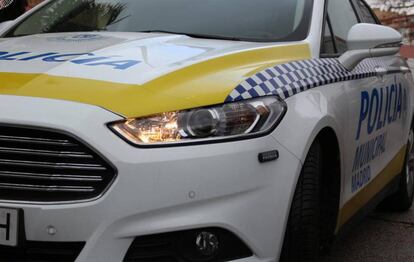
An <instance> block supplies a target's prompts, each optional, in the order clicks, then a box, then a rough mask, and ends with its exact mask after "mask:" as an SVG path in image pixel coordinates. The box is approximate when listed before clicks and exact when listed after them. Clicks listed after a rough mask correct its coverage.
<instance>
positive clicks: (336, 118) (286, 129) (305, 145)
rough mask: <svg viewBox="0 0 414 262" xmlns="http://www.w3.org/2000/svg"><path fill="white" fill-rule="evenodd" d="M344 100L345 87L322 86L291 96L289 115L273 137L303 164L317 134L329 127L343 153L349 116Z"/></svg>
mask: <svg viewBox="0 0 414 262" xmlns="http://www.w3.org/2000/svg"><path fill="white" fill-rule="evenodd" d="M344 97H346V93H345V91H344V88H343V85H342V84H332V85H327V86H321V87H318V88H315V89H312V90H308V91H305V92H303V93H301V94H298V95H295V96H293V97H290V98H289V99H287V100H286V103H287V106H288V110H287V113H286V115H285V117H284V119H283V120H282V122H281V123H280V125H279V126H278V127H277V129H276V130H275V131H274V133H273V137H274V138H275V139H276V140H277V141H278V142H279V143H280V144H282V145H283V146H285V147H286V149H287V150H289V151H290V152H291V153H292V154H294V155H295V156H296V157H297V158H298V159H299V160H300V161H301V162H302V163H303V162H304V161H305V159H306V156H307V154H308V151H309V149H310V147H311V145H312V143H313V142H314V140H315V139H316V137H317V136H318V134H319V133H320V132H321V130H322V129H324V128H326V127H329V128H331V129H332V130H333V131H334V132H335V134H336V136H337V139H338V144H339V147H340V148H339V149H340V152H343V150H341V149H342V148H343V141H344V139H343V135H344V130H345V128H346V126H345V123H346V122H347V119H348V115H349V113H348V111H349V110H348V104H347V99H344ZM341 159H342V157H341Z"/></svg>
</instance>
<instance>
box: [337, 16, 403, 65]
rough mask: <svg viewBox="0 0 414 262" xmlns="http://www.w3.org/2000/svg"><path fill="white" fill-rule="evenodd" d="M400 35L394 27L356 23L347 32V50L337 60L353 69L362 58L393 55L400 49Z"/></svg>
mask: <svg viewBox="0 0 414 262" xmlns="http://www.w3.org/2000/svg"><path fill="white" fill-rule="evenodd" d="M402 40H403V38H402V35H401V34H400V33H399V32H398V31H397V30H395V29H393V28H391V27H388V26H382V25H375V24H365V23H361V24H356V25H354V26H353V27H352V28H351V30H350V31H349V33H348V39H347V45H348V51H347V52H345V53H344V54H343V55H342V56H341V57H339V61H340V62H341V63H342V65H343V66H345V67H346V68H347V69H348V70H353V69H354V68H355V67H356V66H357V65H358V64H359V63H360V62H361V61H362V60H364V59H366V58H373V57H383V56H391V55H395V54H397V53H398V52H399V51H400V48H401V45H402Z"/></svg>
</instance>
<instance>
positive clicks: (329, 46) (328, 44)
mask: <svg viewBox="0 0 414 262" xmlns="http://www.w3.org/2000/svg"><path fill="white" fill-rule="evenodd" d="M321 53H322V54H325V55H329V54H335V53H336V48H335V42H334V38H333V35H332V31H331V25H330V22H329V18H328V17H326V21H325V32H324V36H323V38H322V49H321Z"/></svg>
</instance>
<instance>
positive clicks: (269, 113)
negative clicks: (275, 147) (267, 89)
mask: <svg viewBox="0 0 414 262" xmlns="http://www.w3.org/2000/svg"><path fill="white" fill-rule="evenodd" d="M286 109H287V108H286V104H285V103H284V102H283V101H281V100H280V99H279V98H277V97H273V96H268V97H262V98H258V99H251V100H245V101H240V102H234V103H226V104H222V105H217V106H210V107H203V108H196V109H191V110H183V111H175V112H168V113H161V114H157V115H152V116H148V117H141V118H133V119H128V120H124V121H121V122H116V123H111V124H110V125H109V127H110V128H111V129H112V130H114V131H115V132H116V133H117V134H118V135H120V136H121V137H122V138H124V139H126V140H127V141H129V142H130V143H133V144H135V145H139V146H163V145H164V146H169V145H175V144H186V143H187V144H188V143H200V142H217V141H223V140H234V139H245V138H249V137H252V136H260V135H266V134H268V133H269V132H271V131H272V130H273V129H274V128H275V127H276V125H277V124H278V123H279V121H280V120H281V118H282V117H283V115H284V114H285V112H286Z"/></svg>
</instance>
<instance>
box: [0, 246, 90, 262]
mask: <svg viewBox="0 0 414 262" xmlns="http://www.w3.org/2000/svg"><path fill="white" fill-rule="evenodd" d="M84 246H85V243H84V242H69V243H55V242H30V241H29V242H26V243H25V244H24V245H23V246H22V247H19V248H15V247H3V246H0V261H4V262H57V261H59V262H74V261H75V260H76V258H77V257H78V256H79V254H80V252H81V251H82V249H83V247H84Z"/></svg>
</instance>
